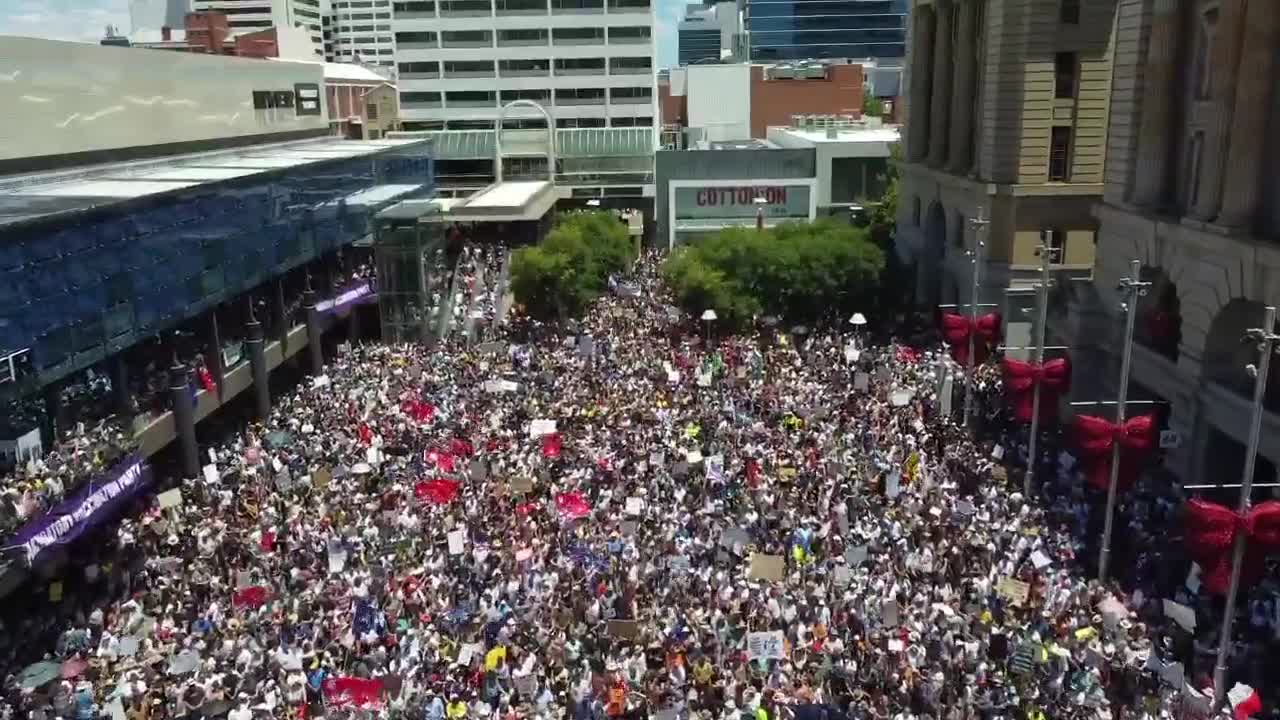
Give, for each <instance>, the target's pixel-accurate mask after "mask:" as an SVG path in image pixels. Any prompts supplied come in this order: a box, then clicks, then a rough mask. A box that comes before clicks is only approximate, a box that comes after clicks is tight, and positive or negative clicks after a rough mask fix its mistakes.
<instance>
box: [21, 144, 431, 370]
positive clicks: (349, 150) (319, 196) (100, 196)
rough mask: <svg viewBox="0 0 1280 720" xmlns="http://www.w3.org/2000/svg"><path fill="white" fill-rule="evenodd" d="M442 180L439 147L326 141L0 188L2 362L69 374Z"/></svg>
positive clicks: (346, 241) (335, 243) (355, 233)
mask: <svg viewBox="0 0 1280 720" xmlns="http://www.w3.org/2000/svg"><path fill="white" fill-rule="evenodd" d="M433 173H434V166H433V161H432V157H431V143H430V142H424V141H422V140H386V141H380V142H353V141H346V140H338V139H333V138H323V139H318V140H307V141H298V142H288V143H273V144H270V145H256V146H250V147H245V148H239V149H236V150H230V151H219V152H205V153H193V154H186V155H177V156H169V157H165V158H160V159H155V160H148V161H142V162H131V163H112V164H107V165H98V166H91V167H86V168H79V169H75V170H69V171H60V172H50V173H40V174H33V175H24V176H17V177H11V178H4V179H0V232H3V233H4V236H5V240H4V242H0V354H3V353H8V352H15V351H27V352H26V354H27V356H28V358H29V362H30V365H31V370H32V371H33V372H31V373H30V375H31V377H30V378H29V379H30V381H31V384H32V385H36V386H38V385H42V384H45V383H47V382H49V381H52V380H57V379H60V378H61V377H64V376H66V375H68V374H70V373H72V372H75V371H77V370H80V369H83V368H85V367H88V366H90V365H92V364H94V363H96V362H98V361H100V360H102V359H103V358H105V357H107V356H109V355H111V354H114V353H115V352H118V351H119V350H122V349H124V348H126V347H129V346H130V345H132V344H134V343H135V342H137V341H138V340H139V339H141V338H144V337H148V336H152V335H155V334H156V333H158V332H162V331H166V330H168V329H170V328H173V327H175V326H176V325H178V324H179V323H181V322H183V321H184V320H186V319H188V318H191V317H194V316H196V315H198V314H199V313H201V312H202V311H204V310H205V309H207V308H209V307H212V306H214V305H216V304H218V303H221V302H223V301H225V300H228V299H231V298H234V297H236V296H237V295H239V294H241V293H244V292H245V291H248V290H251V289H253V288H255V287H256V286H258V285H260V284H262V283H263V282H264V281H265V280H267V279H269V278H272V277H276V276H279V275H283V274H284V273H285V272H287V271H288V270H290V269H291V268H294V267H298V266H299V265H302V264H304V263H306V262H308V261H310V260H312V259H314V258H316V257H319V256H321V255H324V254H326V253H328V252H330V251H332V250H335V249H337V248H339V247H342V246H344V245H350V244H352V243H354V242H356V241H357V240H360V239H362V238H365V237H367V236H368V235H369V234H370V232H371V226H370V220H371V218H372V216H373V215H374V214H375V213H376V212H377V211H379V210H381V209H382V208H384V207H386V206H388V205H390V204H392V203H394V202H396V201H398V200H401V199H404V198H406V197H426V196H429V195H430V194H431V192H432V189H433ZM10 379H15V378H10ZM24 382H25V381H24ZM11 389H12V388H6V390H11Z"/></svg>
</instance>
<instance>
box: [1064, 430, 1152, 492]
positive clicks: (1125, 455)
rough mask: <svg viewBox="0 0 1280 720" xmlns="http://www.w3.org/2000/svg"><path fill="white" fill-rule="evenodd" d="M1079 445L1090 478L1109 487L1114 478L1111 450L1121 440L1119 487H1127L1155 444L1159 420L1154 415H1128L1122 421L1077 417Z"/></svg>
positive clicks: (1117, 483)
mask: <svg viewBox="0 0 1280 720" xmlns="http://www.w3.org/2000/svg"><path fill="white" fill-rule="evenodd" d="M1074 424H1075V433H1076V445H1077V447H1079V449H1080V454H1081V456H1082V458H1081V459H1082V460H1083V464H1084V466H1085V474H1086V477H1087V479H1088V482H1089V484H1090V485H1092V486H1093V487H1095V488H1097V489H1099V490H1106V489H1107V486H1108V485H1109V484H1110V482H1111V452H1112V448H1113V447H1114V446H1115V444H1116V443H1119V444H1120V472H1119V474H1118V475H1117V477H1116V487H1117V489H1119V490H1126V489H1128V488H1129V486H1130V485H1132V484H1133V482H1134V480H1136V479H1137V478H1138V470H1139V468H1140V464H1141V462H1142V460H1143V459H1144V458H1145V457H1146V455H1147V453H1149V452H1151V450H1152V449H1154V448H1155V445H1156V432H1155V429H1156V421H1155V418H1154V417H1153V416H1151V415H1139V416H1137V417H1133V418H1129V419H1128V420H1126V421H1125V422H1124V424H1123V425H1116V424H1115V423H1113V422H1111V421H1110V420H1106V419H1104V418H1100V417H1094V416H1092V415H1077V416H1076V417H1075V421H1074Z"/></svg>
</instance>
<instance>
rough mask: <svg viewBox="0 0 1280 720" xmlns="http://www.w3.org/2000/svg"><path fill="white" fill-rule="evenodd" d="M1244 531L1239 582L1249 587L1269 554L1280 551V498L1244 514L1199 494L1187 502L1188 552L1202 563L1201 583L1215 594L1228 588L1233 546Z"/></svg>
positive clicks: (1242, 585) (1256, 580) (1260, 573)
mask: <svg viewBox="0 0 1280 720" xmlns="http://www.w3.org/2000/svg"><path fill="white" fill-rule="evenodd" d="M1241 533H1243V534H1244V536H1245V538H1246V540H1247V544H1246V546H1245V552H1244V563H1243V564H1242V565H1241V567H1240V583H1241V587H1245V588H1248V587H1251V586H1253V585H1254V584H1256V583H1257V582H1258V580H1260V579H1261V578H1262V572H1263V569H1264V568H1263V564H1264V560H1265V556H1266V554H1267V553H1268V552H1276V551H1280V501H1276V500H1268V501H1267V502H1264V503H1260V504H1258V505H1256V506H1254V508H1253V509H1252V510H1250V511H1249V512H1247V513H1244V514H1243V515H1242V514H1240V513H1238V512H1236V511H1234V510H1231V509H1230V508H1226V507H1223V506H1222V505H1218V504H1217V503H1211V502H1209V501H1207V500H1202V499H1200V498H1192V499H1191V500H1190V501H1188V502H1187V519H1186V535H1185V540H1186V544H1187V553H1188V554H1189V555H1191V557H1192V558H1193V559H1194V560H1195V561H1196V562H1197V563H1199V564H1200V568H1201V571H1202V572H1201V574H1200V583H1201V585H1202V586H1203V587H1204V588H1205V589H1206V590H1208V591H1209V592H1211V593H1213V594H1215V595H1221V594H1223V593H1225V592H1226V591H1227V585H1228V583H1229V582H1230V581H1231V560H1232V557H1231V556H1232V552H1231V549H1232V546H1233V545H1234V544H1235V540H1236V536H1237V535H1239V534H1241Z"/></svg>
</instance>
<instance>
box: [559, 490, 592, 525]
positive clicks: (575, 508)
mask: <svg viewBox="0 0 1280 720" xmlns="http://www.w3.org/2000/svg"><path fill="white" fill-rule="evenodd" d="M556 507H557V508H559V509H560V512H561V513H563V514H564V515H565V516H566V517H570V518H575V519H576V518H580V517H586V516H587V515H590V514H591V503H589V502H587V499H586V498H585V497H583V496H582V493H580V492H566V493H560V494H559V495H557V496H556Z"/></svg>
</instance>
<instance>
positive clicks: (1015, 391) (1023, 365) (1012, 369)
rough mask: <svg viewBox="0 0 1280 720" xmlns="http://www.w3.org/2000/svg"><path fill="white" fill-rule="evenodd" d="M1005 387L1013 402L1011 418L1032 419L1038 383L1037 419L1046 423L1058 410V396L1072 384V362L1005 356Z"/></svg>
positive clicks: (1025, 420)
mask: <svg viewBox="0 0 1280 720" xmlns="http://www.w3.org/2000/svg"><path fill="white" fill-rule="evenodd" d="M1002 365H1003V367H1004V389H1005V392H1006V393H1008V395H1009V403H1010V404H1011V405H1013V414H1014V417H1016V418H1018V420H1019V421H1020V422H1031V412H1032V405H1034V404H1035V402H1034V400H1035V391H1036V385H1039V386H1040V421H1041V422H1048V421H1049V420H1051V419H1052V418H1053V416H1054V415H1055V414H1056V413H1057V406H1058V396H1060V395H1061V394H1062V393H1065V392H1066V391H1067V390H1068V389H1069V388H1070V387H1071V361H1070V360H1069V359H1067V358H1065V357H1064V358H1058V359H1056V360H1050V361H1049V362H1046V363H1032V362H1023V361H1021V360H1014V359H1013V358H1005V359H1004V362H1003V363H1002Z"/></svg>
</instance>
